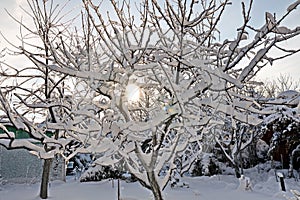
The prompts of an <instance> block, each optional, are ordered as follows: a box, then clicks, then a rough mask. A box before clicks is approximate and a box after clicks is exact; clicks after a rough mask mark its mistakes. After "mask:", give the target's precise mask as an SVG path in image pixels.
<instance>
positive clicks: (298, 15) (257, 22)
mask: <svg viewBox="0 0 300 200" xmlns="http://www.w3.org/2000/svg"><path fill="white" fill-rule="evenodd" d="M160 1H161V0H160ZM244 1H245V3H246V5H247V6H248V4H249V0H244ZM295 1H296V0H254V4H253V10H252V12H251V13H252V14H251V24H252V25H254V26H255V27H260V26H261V25H262V24H263V23H264V20H265V12H266V11H267V12H270V13H276V16H278V17H280V16H282V15H283V14H284V13H285V11H286V8H287V7H288V6H289V5H290V4H291V3H293V2H295ZM56 2H64V1H63V0H60V1H58V0H56ZM70 2H71V3H70V6H69V7H70V8H72V7H76V6H77V5H78V4H79V3H80V2H81V0H71V1H70ZM104 2H105V3H107V0H104ZM20 5H21V6H23V7H26V0H1V2H0V16H1V18H0V31H1V32H2V33H3V34H4V35H5V36H6V37H7V38H8V39H9V40H10V41H16V37H15V36H16V35H17V34H18V31H19V28H18V25H17V24H16V23H14V21H13V20H12V19H10V17H9V16H8V15H7V13H6V12H5V11H4V8H6V9H7V10H8V11H10V12H11V13H12V14H13V15H14V16H17V17H18V18H20V17H21V16H22V11H21V9H20V7H19V6H20ZM105 9H106V7H105V8H104V10H105ZM107 9H109V7H107ZM299 19H300V7H299V8H297V10H295V11H294V12H293V14H292V15H291V16H289V17H288V18H287V20H286V21H284V23H283V25H286V26H288V27H291V28H295V27H296V26H300V20H299ZM220 24H221V25H220V27H219V28H220V30H221V38H222V39H224V38H230V39H233V38H234V37H235V36H236V28H237V27H239V26H241V25H242V15H241V0H232V5H231V6H228V8H227V10H226V11H225V15H224V16H223V18H222V21H221V23H220ZM283 45H285V46H287V47H292V48H300V37H299V36H298V37H297V38H296V39H294V40H292V41H291V42H289V43H287V42H285V43H283ZM4 46H6V43H5V41H3V39H2V38H0V49H3V48H4ZM275 53H276V52H275ZM299 63H300V53H298V54H296V55H294V56H292V57H289V58H287V59H285V60H283V61H277V62H275V63H274V65H273V66H272V67H270V66H267V67H265V69H263V70H262V71H261V72H260V73H259V74H258V76H259V78H261V79H274V78H276V77H278V76H279V75H280V74H284V75H291V76H292V77H293V78H294V79H295V80H298V79H299V80H300V66H299V65H300V64H299Z"/></svg>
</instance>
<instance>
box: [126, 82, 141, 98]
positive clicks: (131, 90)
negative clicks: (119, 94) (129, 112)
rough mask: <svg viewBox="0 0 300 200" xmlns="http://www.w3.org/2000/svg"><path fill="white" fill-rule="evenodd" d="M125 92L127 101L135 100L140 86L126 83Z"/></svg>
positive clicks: (138, 94)
mask: <svg viewBox="0 0 300 200" xmlns="http://www.w3.org/2000/svg"><path fill="white" fill-rule="evenodd" d="M125 93H126V98H127V100H128V101H129V102H137V101H138V100H139V99H140V88H139V86H137V85H135V84H128V85H127V87H126V91H125Z"/></svg>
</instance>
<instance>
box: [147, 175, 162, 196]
mask: <svg viewBox="0 0 300 200" xmlns="http://www.w3.org/2000/svg"><path fill="white" fill-rule="evenodd" d="M147 177H148V180H149V183H150V186H151V191H152V193H153V195H154V199H155V200H163V197H162V193H161V190H160V187H159V185H158V183H157V180H156V178H155V173H154V172H153V171H150V172H147Z"/></svg>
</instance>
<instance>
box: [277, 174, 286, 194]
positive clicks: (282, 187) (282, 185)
mask: <svg viewBox="0 0 300 200" xmlns="http://www.w3.org/2000/svg"><path fill="white" fill-rule="evenodd" d="M276 175H277V176H278V177H279V182H280V186H281V190H282V191H284V192H285V191H286V189H285V184H284V176H283V174H282V173H281V172H277V174H276Z"/></svg>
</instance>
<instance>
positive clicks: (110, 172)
mask: <svg viewBox="0 0 300 200" xmlns="http://www.w3.org/2000/svg"><path fill="white" fill-rule="evenodd" d="M104 179H122V180H125V181H127V182H134V181H136V179H135V178H134V175H132V174H130V173H128V172H122V171H119V170H117V169H114V168H112V167H111V166H101V165H96V166H93V167H90V168H89V169H88V170H86V171H85V172H84V173H83V174H82V175H81V177H80V182H89V181H101V180H104Z"/></svg>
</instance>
